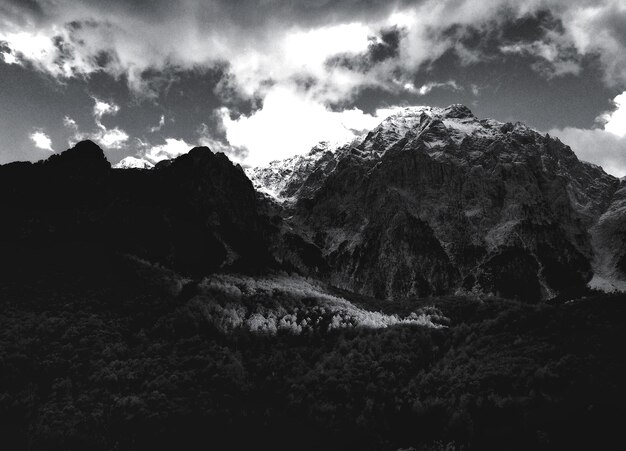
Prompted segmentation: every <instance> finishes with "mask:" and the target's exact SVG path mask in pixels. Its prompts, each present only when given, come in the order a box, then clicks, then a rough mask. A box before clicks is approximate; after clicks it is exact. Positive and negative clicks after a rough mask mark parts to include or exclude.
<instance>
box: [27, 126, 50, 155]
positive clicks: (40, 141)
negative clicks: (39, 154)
mask: <svg viewBox="0 0 626 451" xmlns="http://www.w3.org/2000/svg"><path fill="white" fill-rule="evenodd" d="M30 139H31V141H32V142H33V143H34V144H35V147H37V148H38V149H42V150H48V151H50V152H54V150H53V149H52V141H51V140H50V137H49V136H48V135H46V134H45V133H44V132H42V131H40V130H38V131H35V132H33V133H32V134H31V135H30Z"/></svg>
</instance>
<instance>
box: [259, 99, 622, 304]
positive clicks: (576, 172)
mask: <svg viewBox="0 0 626 451" xmlns="http://www.w3.org/2000/svg"><path fill="white" fill-rule="evenodd" d="M296 158H302V157H296ZM318 161H319V162H320V163H318ZM328 161H332V165H329V164H328V163H327V162H328ZM286 163H287V164H286V166H289V165H290V164H292V162H286ZM273 166H274V167H273V170H274V171H277V170H278V168H280V167H281V163H280V162H278V163H274V164H273ZM256 173H257V174H259V173H262V171H260V170H257V171H256ZM320 174H323V175H324V176H323V177H320ZM311 179H313V180H314V183H312V182H311ZM265 181H266V182H269V183H270V186H268V187H266V189H267V190H268V191H272V190H274V192H277V193H279V195H284V194H285V193H286V192H287V191H286V189H285V184H284V182H283V185H280V186H277V185H271V179H265ZM258 183H263V179H260V178H257V184H258ZM618 184H619V181H618V180H617V179H616V178H614V177H612V176H610V175H607V174H606V173H605V172H604V171H602V169H601V168H599V167H596V166H594V165H590V164H587V163H583V162H581V161H579V160H578V159H577V158H576V156H575V154H574V153H573V152H572V151H571V149H570V148H569V147H567V146H566V145H564V144H563V143H561V142H560V141H559V140H558V139H553V138H551V137H550V136H548V135H546V136H542V135H541V134H539V133H538V132H536V131H534V130H532V129H530V128H528V127H526V126H524V125H523V124H520V123H516V124H512V123H501V122H497V121H494V120H489V119H487V120H480V119H478V118H476V117H475V116H474V115H473V114H472V113H471V111H470V110H469V109H467V108H466V107H464V106H462V105H452V106H450V107H448V108H443V109H442V108H431V107H413V108H406V109H404V110H401V111H400V112H398V113H397V114H395V115H393V116H391V117H389V118H388V119H386V120H385V121H383V122H382V123H381V124H380V125H379V126H378V127H376V128H375V129H374V130H372V131H371V132H370V133H369V134H367V136H366V137H365V138H364V139H362V140H361V141H360V142H357V143H352V145H349V146H346V147H344V148H340V149H338V150H336V151H335V152H332V155H328V156H325V157H324V158H323V159H322V158H319V159H317V160H315V161H313V162H312V163H311V164H309V165H308V166H306V170H300V171H299V173H298V177H297V178H294V177H291V179H290V180H289V183H287V184H286V186H289V189H290V192H294V193H298V190H299V189H302V187H305V186H306V187H308V190H307V192H306V195H300V196H297V199H296V201H295V202H294V204H295V206H294V207H293V211H292V208H289V213H288V216H287V215H286V216H287V217H288V218H289V219H288V222H289V224H290V226H291V227H293V228H297V229H299V230H301V233H302V234H303V235H304V236H305V237H307V239H308V240H309V241H310V242H312V243H315V244H316V245H317V246H318V247H319V248H320V249H321V250H322V253H323V255H324V256H325V258H326V259H327V261H328V263H329V264H330V266H331V276H330V278H331V281H332V283H333V284H335V285H337V286H339V287H342V288H345V289H348V290H354V291H357V292H360V293H363V294H367V295H373V296H377V297H382V298H387V299H396V298H402V297H407V296H430V295H436V294H443V293H454V292H480V293H493V294H499V295H502V296H505V297H516V298H521V299H524V300H538V299H548V298H551V297H554V296H557V295H559V294H563V295H566V294H568V293H570V294H574V293H579V292H581V291H583V290H584V289H585V286H586V284H587V283H588V282H589V281H590V280H591V279H592V277H593V268H592V263H594V262H595V260H596V259H594V255H595V252H596V251H594V245H596V243H597V240H592V236H591V233H590V229H591V228H592V227H593V226H594V225H595V224H596V223H597V222H598V219H599V218H600V217H601V215H602V214H603V213H605V211H607V208H608V207H609V205H610V204H611V201H612V199H613V196H614V193H615V192H616V190H617V188H618ZM293 213H295V214H293ZM292 214H293V215H292ZM620 215H621V214H620ZM620 217H621V216H620ZM598 252H599V250H598ZM615 277H622V276H620V275H619V274H618V275H617V276H615Z"/></svg>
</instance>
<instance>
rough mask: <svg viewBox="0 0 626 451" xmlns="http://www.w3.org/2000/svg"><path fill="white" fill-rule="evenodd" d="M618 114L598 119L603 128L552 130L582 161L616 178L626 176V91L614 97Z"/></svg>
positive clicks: (613, 112)
mask: <svg viewBox="0 0 626 451" xmlns="http://www.w3.org/2000/svg"><path fill="white" fill-rule="evenodd" d="M613 103H614V104H615V110H614V111H611V112H607V113H605V114H603V115H602V116H600V117H599V118H598V121H599V122H601V123H603V128H595V129H581V128H574V127H566V128H564V129H554V130H550V134H552V135H555V136H558V137H559V138H560V139H561V140H562V141H563V142H564V143H566V144H568V145H569V146H571V148H572V150H574V152H576V155H578V157H579V158H580V159H581V160H585V161H589V162H591V163H594V164H598V165H600V166H602V168H603V169H604V170H605V171H606V172H608V173H609V174H612V175H614V176H616V177H623V176H626V91H625V92H623V93H622V94H620V95H618V96H617V97H615V99H614V101H613Z"/></svg>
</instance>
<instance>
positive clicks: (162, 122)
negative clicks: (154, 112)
mask: <svg viewBox="0 0 626 451" xmlns="http://www.w3.org/2000/svg"><path fill="white" fill-rule="evenodd" d="M164 125H165V115H163V114H162V115H161V118H160V119H159V124H158V125H155V126H153V127H150V133H155V132H158V131H160V130H161V129H162V128H163V126H164Z"/></svg>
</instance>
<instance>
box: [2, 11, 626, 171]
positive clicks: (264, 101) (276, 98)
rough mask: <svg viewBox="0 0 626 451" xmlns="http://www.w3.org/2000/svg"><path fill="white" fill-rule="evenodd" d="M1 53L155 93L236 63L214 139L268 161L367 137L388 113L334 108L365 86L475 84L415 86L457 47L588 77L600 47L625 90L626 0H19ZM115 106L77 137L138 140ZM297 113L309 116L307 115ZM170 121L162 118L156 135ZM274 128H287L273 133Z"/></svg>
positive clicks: (5, 16) (609, 72)
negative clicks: (179, 77) (355, 121)
mask: <svg viewBox="0 0 626 451" xmlns="http://www.w3.org/2000/svg"><path fill="white" fill-rule="evenodd" d="M148 3H149V5H148ZM34 5H36V7H34ZM546 11H548V12H549V16H550V17H551V20H550V22H549V23H542V24H541V27H540V28H541V29H540V30H539V31H538V32H537V33H536V36H522V35H515V36H510V35H509V34H510V33H509V34H508V33H507V31H508V28H511V27H512V24H516V23H517V22H516V21H518V20H522V19H524V18H529V17H530V18H536V17H538V16H540V15H541V14H544V13H545V12H546ZM487 35H489V36H491V37H492V38H493V40H495V41H496V42H498V39H500V41H501V43H500V45H499V46H496V49H495V50H494V49H487V48H485V45H484V41H485V39H483V38H484V37H485V36H487ZM173 36H175V38H174V39H173V38H172V37H173ZM0 53H1V54H2V59H4V60H5V61H6V62H12V63H14V64H22V65H29V66H32V67H34V68H36V69H38V70H40V71H43V72H46V73H48V74H50V75H52V76H54V77H56V78H57V79H59V81H61V82H63V81H64V80H65V79H67V78H69V77H88V76H90V75H92V74H95V73H100V72H106V73H108V74H110V75H112V76H114V77H118V78H119V77H123V79H125V80H127V82H128V85H129V86H130V88H131V89H132V91H133V92H134V93H135V94H136V95H138V96H148V97H152V98H155V97H157V96H155V94H154V91H155V90H159V89H164V88H163V86H167V85H168V83H167V81H164V80H163V79H166V78H167V77H170V76H173V75H171V74H173V73H176V72H177V71H185V70H194V69H196V68H210V67H216V66H219V67H223V68H224V71H225V72H226V74H225V77H224V80H227V81H225V82H224V83H222V84H221V85H220V86H218V87H217V88H216V90H215V92H216V94H217V95H219V96H220V97H221V100H222V101H223V102H224V104H225V105H226V106H227V108H228V109H227V110H225V111H226V113H222V112H221V113H220V115H221V118H222V120H223V123H224V127H225V128H224V137H221V136H219V137H213V138H210V139H209V138H206V139H205V140H204V142H207V143H210V144H212V147H215V148H224V150H225V151H230V152H231V154H232V155H244V154H245V151H246V150H247V151H248V152H249V157H248V159H249V161H250V162H251V163H252V164H258V163H259V162H261V161H266V160H267V159H268V158H274V157H282V156H287V155H290V154H293V153H295V152H301V151H303V149H306V148H307V147H308V146H309V145H312V144H314V143H315V142H314V141H317V140H319V139H330V140H338V139H340V138H341V139H343V138H345V137H349V136H350V134H353V133H354V129H352V128H350V127H346V125H345V121H346V120H348V119H347V118H349V117H358V118H360V119H359V120H360V121H361V122H362V123H363V124H365V123H371V122H373V119H372V118H376V117H377V115H376V114H374V115H366V114H364V113H362V112H361V113H359V112H356V113H355V112H354V110H352V109H351V108H349V107H348V109H347V110H346V111H343V112H341V111H333V110H332V109H333V108H336V106H337V105H350V102H351V101H352V100H353V99H354V98H355V96H357V95H358V94H359V92H362V91H363V90H364V89H366V88H374V89H377V90H381V91H388V92H391V93H393V94H394V95H398V96H400V95H409V94H412V95H425V94H427V93H429V92H430V91H431V90H432V89H434V88H445V87H448V88H451V89H454V90H457V89H461V88H463V87H462V86H458V85H455V84H453V83H454V82H453V81H445V80H446V79H447V78H448V76H446V77H445V78H443V81H442V80H433V81H432V82H430V83H426V84H423V85H421V86H415V85H414V84H413V83H414V80H415V79H416V77H415V75H416V73H418V72H420V71H422V72H428V70H429V68H430V67H431V66H432V65H433V62H435V61H436V60H437V59H439V58H441V57H442V56H444V55H448V54H453V55H456V58H457V60H458V62H459V64H461V65H472V64H476V63H480V62H483V61H485V60H487V59H495V60H496V61H497V59H498V58H500V60H502V59H506V58H518V57H523V58H524V59H525V60H524V61H526V59H530V60H531V63H529V64H532V67H533V68H534V69H535V70H537V72H539V73H540V74H542V75H544V76H545V77H548V78H553V77H559V76H564V75H572V74H573V75H576V74H578V73H579V72H580V70H581V61H583V58H584V57H585V56H593V57H596V58H597V60H598V61H599V62H600V64H601V67H600V69H601V70H602V73H603V77H604V80H605V82H606V84H607V85H609V86H612V87H615V86H618V87H620V88H619V89H620V90H621V89H622V88H621V87H623V86H624V85H626V4H625V3H624V2H623V0H597V1H594V2H591V1H589V0H455V1H440V0H415V1H408V0H407V1H404V0H397V1H391V2H389V1H382V0H337V1H332V2H330V1H326V0H300V1H289V2H285V1H268V0H240V1H237V2H233V1H232V0H213V1H211V2H206V1H204V0H181V1H175V2H172V1H169V0H155V1H152V2H147V1H146V0H109V1H107V2H102V1H99V0H82V1H75V0H55V1H54V2H12V3H11V6H10V7H6V8H2V7H0ZM526 62H527V61H526ZM155 78H158V79H159V82H158V83H155V82H154V79H155ZM465 88H466V89H470V87H465ZM476 92H477V91H476ZM289 97H291V98H289ZM243 100H245V101H247V102H248V104H250V105H253V106H254V108H253V109H256V111H254V112H253V113H251V114H246V115H241V114H240V113H241V111H238V110H237V107H236V106H235V105H236V104H237V103H242V101H243ZM104 103H105V104H107V105H110V104H108V103H106V102H104ZM103 106H104V105H103ZM331 106H332V108H331ZM258 107H262V109H257V108H258ZM220 111H221V110H220ZM115 113H116V112H114V111H109V110H107V111H100V110H99V111H98V112H97V113H94V116H95V117H96V118H97V119H98V121H97V122H96V126H97V128H98V129H97V130H96V131H95V132H92V133H88V134H85V133H78V131H77V134H76V136H90V137H92V138H93V139H95V140H96V141H99V142H100V143H102V144H103V145H104V146H106V147H109V148H115V149H121V148H124V147H125V146H128V145H129V141H130V137H129V136H128V134H126V132H125V131H124V130H122V129H120V128H118V127H114V128H110V129H109V128H107V127H105V126H104V125H103V123H102V120H101V119H102V116H103V115H112V114H115ZM98 114H100V116H98ZM285 115H289V116H291V117H284V116H285ZM295 118H301V119H302V120H305V121H309V122H308V123H307V126H305V125H303V124H296V123H295V122H296V120H295ZM279 119H280V120H279ZM200 121H202V119H200V120H199V122H200ZM285 124H288V125H287V126H286V127H285V126H284V125H285ZM159 127H161V123H159V125H158V126H156V127H152V128H151V130H152V132H153V133H154V132H156V131H159V130H160V128H159ZM264 128H265V130H269V131H273V132H274V133H277V135H275V136H273V137H272V136H269V133H265V134H263V133H262V132H263V129H264ZM357 128H358V127H357ZM296 131H297V132H296ZM252 137H254V138H252ZM278 138H280V142H279V139H278ZM168 139H172V140H178V139H177V138H175V137H170V138H168ZM186 139H187V141H191V139H190V138H189V137H188V136H187V137H186ZM211 139H213V141H211ZM283 139H284V141H283ZM178 141H180V140H178ZM167 145H168V144H167V141H166V142H165V144H159V146H167ZM272 149H273V150H272ZM289 149H291V151H290V150H289Z"/></svg>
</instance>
